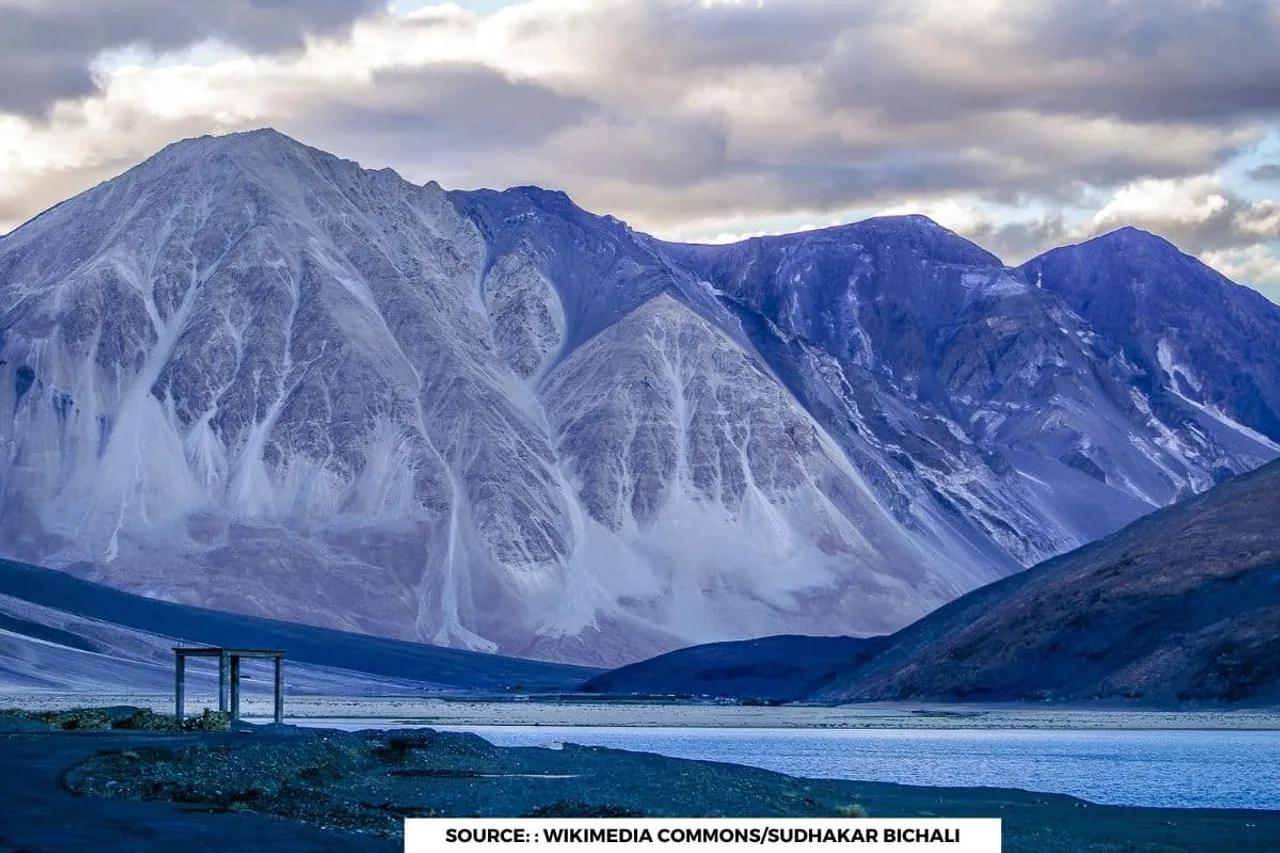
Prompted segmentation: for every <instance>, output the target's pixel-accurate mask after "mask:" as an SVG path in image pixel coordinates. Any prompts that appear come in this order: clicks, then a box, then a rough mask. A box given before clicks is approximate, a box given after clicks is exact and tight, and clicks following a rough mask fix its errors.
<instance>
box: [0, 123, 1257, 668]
mask: <svg viewBox="0 0 1280 853" xmlns="http://www.w3.org/2000/svg"><path fill="white" fill-rule="evenodd" d="M1102 248H1103V249H1105V248H1106V247H1105V245H1104V246H1103V247H1102ZM1153 251H1155V250H1153ZM1183 257H1184V256H1181V255H1180V253H1177V252H1176V250H1174V249H1173V248H1172V247H1167V250H1165V251H1164V252H1163V254H1162V253H1161V252H1155V254H1154V255H1153V256H1152V258H1150V259H1148V260H1147V261H1144V264H1145V265H1146V266H1147V267H1151V268H1153V269H1155V270H1156V271H1157V272H1154V273H1152V274H1153V275H1156V274H1158V271H1159V269H1160V267H1159V264H1161V263H1170V264H1175V263H1176V264H1178V265H1179V266H1178V267H1177V269H1178V270H1179V275H1183V276H1190V277H1193V278H1194V277H1195V276H1197V275H1198V276H1199V278H1197V279H1196V281H1198V282H1201V283H1202V284H1203V288H1202V290H1203V291H1204V292H1202V293H1201V296H1200V298H1201V302H1199V303H1197V305H1196V306H1195V310H1198V311H1204V312H1210V313H1211V312H1214V311H1217V310H1219V309H1220V308H1221V306H1223V305H1226V304H1228V302H1229V301H1228V300H1224V299H1219V298H1217V296H1216V295H1215V293H1216V291H1213V289H1214V288H1216V289H1217V290H1219V291H1222V292H1224V293H1235V292H1236V291H1238V290H1241V288H1238V287H1237V286H1236V285H1233V284H1231V283H1230V282H1227V281H1225V280H1222V279H1221V277H1217V276H1216V274H1212V273H1211V272H1210V271H1208V270H1207V268H1203V267H1188V266H1187V265H1186V264H1185V263H1184V261H1183V260H1182V258H1183ZM1113 260H1114V259H1111V256H1110V255H1109V254H1107V252H1106V251H1102V253H1101V254H1099V255H1098V256H1097V257H1096V258H1095V260H1093V261H1091V264H1092V266H1091V268H1095V269H1104V271H1105V269H1107V268H1108V267H1107V266H1106V265H1107V264H1108V263H1112V261H1113ZM1115 262H1116V263H1119V261H1115ZM1047 269H1048V267H1046V270H1047ZM1055 269H1056V267H1055ZM1116 269H1120V267H1116ZM1117 274H1118V273H1117ZM1054 275H1057V273H1050V274H1049V275H1048V278H1052V277H1053V276H1054ZM1064 275H1065V274H1064ZM1099 275H1101V273H1100V274H1099ZM1103 277H1104V278H1105V276H1103ZM1072 280H1073V281H1074V279H1072ZM1108 280H1109V279H1108ZM1046 281H1047V278H1046V276H1045V275H1038V277H1037V278H1036V279H1035V281H1034V283H1033V282H1032V281H1031V280H1030V279H1028V273H1027V271H1026V270H1014V269H1010V268H1008V267H1005V266H1003V265H1002V264H1001V263H1000V262H999V261H998V260H997V259H996V258H994V257H993V256H991V255H989V254H988V253H986V252H984V251H983V250H981V249H980V248H978V247H976V246H974V245H973V244H971V243H968V242H967V241H964V240H963V239H961V238H959V237H958V236H956V235H954V234H952V233H951V232H949V231H946V230H945V229H942V228H940V227H939V226H937V225H936V224H934V223H932V222H930V221H929V220H927V219H924V218H922V217H894V218H886V219H878V220H870V221H868V222H864V223H859V224H856V225H852V226H847V227H844V228H838V229H831V230H828V231H822V232H814V233H810V234H800V235H791V236H788V237H779V238H764V239H757V240H751V241H748V242H746V243H743V244H739V245H736V246H727V247H697V246H677V245H670V244H664V243H661V242H659V241H656V240H653V239H652V238H650V237H647V236H646V235H643V234H639V233H637V232H634V231H632V230H631V229H630V228H628V227H627V226H626V225H625V224H623V223H621V222H618V221H617V220H615V219H612V218H610V217H598V216H594V215H591V214H588V213H586V212H585V211H583V210H581V209H579V208H578V207H576V206H575V205H573V204H572V202H570V201H569V199H568V198H567V197H566V196H564V195H563V194H562V193H555V192H548V191H545V190H540V189H537V188H530V187H524V188H516V189H512V190H507V191H505V192H493V191H487V190H485V191H477V192H454V193H447V192H445V191H443V190H441V189H440V188H439V187H438V186H436V185H434V184H428V185H426V186H416V185H413V184H410V183H408V182H406V181H404V180H402V179H401V178H400V177H399V176H397V175H396V174H395V173H393V172H391V171H390V170H382V171H377V172H372V171H366V170H362V169H361V168H360V167H359V166H357V165H356V164H354V163H350V162H347V161H343V160H339V159H337V158H335V157H332V156H330V155H328V154H325V153H323V152H320V151H317V150H315V149H311V148H308V147H306V146H303V145H300V144H299V143H297V142H294V141H293V140H291V139H288V138H287V137H284V136H282V135H280V134H278V133H275V132H273V131H257V132H253V133H248V134H236V135H231V136H225V137H216V138H215V137H204V138H200V139H195V140H188V141H185V142H181V143H176V144H174V145H172V146H170V147H168V148H166V149H165V150H163V151H162V152H160V153H159V154H157V155H156V156H155V157H153V158H151V159H150V160H148V161H147V162H145V163H143V164H142V165H140V166H138V167H136V168H135V169H132V170H130V171H129V172H127V173H125V174H124V175H122V176H120V177H119V178H116V179H114V180H112V181H109V182H107V183H105V184H103V185H101V186H99V187H96V188H94V189H92V190H90V191H88V192H86V193H84V194H82V195H80V196H77V197H76V198H74V199H71V200H69V201H67V202H64V203H63V204H61V205H58V206H57V207H55V208H52V209H51V210H49V211H47V212H45V213H44V214H42V215H41V216H39V217H37V218H36V219H34V220H32V221H31V222H29V223H27V224H25V225H24V226H22V227H21V228H19V229H17V230H16V231H14V232H12V233H11V234H9V235H7V236H5V237H3V238H0V412H3V413H5V416H4V417H0V551H3V552H4V553H6V554H8V555H10V556H14V557H17V558H21V559H25V560H28V561H32V562H41V563H44V564H47V565H52V566H56V567H59V568H63V569H66V570H68V571H71V572H73V573H75V574H78V575H81V576H83V577H87V578H91V579H94V580H98V581H102V582H105V583H108V584H112V585H116V586H119V587H123V588H126V589H129V590H133V591H136V592H139V593H142V594H144V595H148V596H153V597H159V598H165V599H169V600H173V601H177V602H183V603H187V604H193V605H200V606H208V607H214V608H223V609H228V610H235V611H239V612H245V613H253V614H258V615H266V616H274V617H280V618H286V619H291V620H298V621H303V622H308V623H313V624H317V625H324V626H329V627H335V628H342V629H348V630H355V631H361V632H367V633H375V634H381V635H385V636H391V637H397V638H402V639H410V640H420V641H427V642H434V643H440V644H446V645H452V646H458V647H463V648H470V649H476V650H483V651H499V652H502V653H506V654H516V655H525V656H531V657H539V658H547V659H557V660H566V661H576V662H585V663H602V664H616V663H620V662H625V661H628V660H635V659H637V658H641V657H645V656H648V655H652V654H656V653H659V652H663V651H666V650H669V649H672V648H676V647H679V646H684V645H689V644H692V643H698V642H705V641H715V640H725V639H734V638H744V637H751V636H758V635H762V634H775V633H782V632H803V633H810V634H876V633H884V632H888V631H892V630H894V629H896V628H899V627H901V626H902V625H905V624H907V623H909V622H911V621H912V620H914V619H916V618H918V617H920V616H922V615H924V614H925V613H927V612H929V611H930V610H932V609H934V608H935V607H937V606H938V605H941V604H943V603H945V602H947V601H950V600H952V599H954V598H955V597H956V596H958V595H960V594H962V593H963V592H965V591H967V590H970V589H972V588H974V587H976V586H978V585H981V584H983V583H986V582H989V581H991V580H995V579H996V578H999V577H1001V576H1004V575H1007V574H1010V573H1012V572H1015V571H1017V570H1019V569H1021V568H1022V567H1024V566H1026V565H1030V564H1032V563H1035V562H1037V561H1038V560H1040V559H1043V558H1045V557H1047V556H1051V555H1053V554H1056V553H1059V552H1061V551H1064V550H1066V549H1069V548H1071V547H1074V546H1076V545H1079V544H1082V543H1084V542H1087V541H1090V540H1092V539H1095V538H1097V537H1098V536H1101V535H1105V534H1106V533H1109V532H1111V531H1113V530H1114V529H1116V528H1117V527H1119V526H1120V525H1122V524H1123V523H1125V522H1127V521H1130V520H1132V519H1134V518H1137V517H1139V516H1140V515H1142V514H1143V513H1145V512H1148V511H1150V510H1151V509H1153V508H1155V507H1157V506H1161V505H1164V504H1167V503H1169V502H1171V501H1172V500H1174V499H1175V498H1177V497H1180V496H1186V495H1189V494H1192V493H1194V492H1197V491H1200V490H1202V489H1204V488H1206V487H1208V486H1209V485H1210V484H1211V483H1212V482H1214V480H1215V479H1221V478H1222V477H1224V476H1226V475H1228V474H1230V473H1235V472H1241V471H1245V470H1249V469H1251V468H1253V467H1256V466H1257V465H1259V464H1261V463H1263V462H1265V461H1266V460H1268V459H1271V458H1273V457H1274V456H1276V455H1277V452H1280V445H1277V444H1276V441H1277V440H1280V426H1278V425H1277V424H1275V423H1273V422H1272V421H1271V420H1268V415H1267V414H1266V412H1267V411H1273V409H1274V407H1273V406H1272V403H1271V398H1270V397H1267V396H1266V395H1262V396H1259V397H1257V399H1256V400H1255V401H1254V402H1253V403H1250V402H1249V399H1251V398H1249V389H1248V387H1246V386H1245V385H1238V387H1237V386H1232V385H1231V384H1230V383H1231V381H1232V380H1231V379H1230V377H1229V376H1227V375H1226V374H1227V372H1228V370H1229V366H1230V365H1231V364H1234V363H1236V362H1238V361H1241V360H1243V359H1246V358H1252V357H1255V356H1256V355H1257V353H1256V352H1255V349H1256V348H1252V349H1251V348H1250V347H1251V345H1250V344H1249V343H1248V341H1247V340H1246V339H1244V338H1241V339H1237V340H1231V339H1226V338H1224V339H1221V340H1218V339H1215V340H1213V341H1212V342H1210V343H1206V344H1205V346H1206V347H1209V348H1211V349H1212V350H1213V352H1214V353H1215V358H1216V361H1215V360H1211V359H1205V358H1201V357H1199V356H1196V357H1195V358H1192V356H1191V355H1185V358H1186V359H1190V360H1189V361H1187V362H1186V363H1187V364H1193V363H1194V377H1191V379H1187V378H1184V379H1178V378H1177V375H1179V374H1180V372H1179V371H1156V370H1154V368H1153V367H1152V362H1150V360H1149V359H1148V360H1146V361H1143V360H1140V359H1137V358H1136V357H1134V356H1133V355H1132V353H1133V351H1134V346H1135V344H1134V342H1133V341H1131V340H1129V339H1128V338H1126V337H1125V336H1124V335H1122V334H1120V333H1119V332H1117V331H1116V330H1114V329H1110V328H1108V327H1106V326H1105V325H1104V324H1102V323H1101V321H1098V322H1095V321H1094V320H1091V319H1090V317H1089V313H1088V311H1087V310H1085V309H1084V307H1082V306H1078V305H1074V303H1073V302H1072V301H1071V299H1069V298H1068V297H1069V296H1070V294H1069V293H1068V291H1067V290H1066V289H1065V288H1066V286H1065V285H1063V287H1062V288H1059V289H1055V287H1056V286H1050V284H1048V283H1046ZM1036 285H1039V286H1036ZM1059 290H1061V293H1059ZM1210 291H1213V292H1210ZM1236 302H1238V303H1239V304H1240V305H1241V306H1242V307H1240V308H1239V310H1240V311H1244V312H1246V313H1249V314H1250V315H1251V316H1252V315H1257V316H1256V317H1255V318H1254V322H1256V323H1257V324H1260V326H1259V327H1260V328H1269V326H1267V325H1266V324H1268V323H1274V322H1277V318H1280V308H1277V306H1274V305H1271V304H1270V303H1265V301H1260V302H1259V301H1255V302H1248V301H1247V300H1245V301H1241V300H1239V299H1236ZM1230 304H1235V303H1230ZM1073 306H1074V307H1073ZM1139 307H1140V306H1139ZM1233 310H1234V309H1233ZM1233 316H1234V315H1233ZM1151 322H1152V323H1158V322H1162V321H1159V320H1158V319H1153V320H1152V321H1151ZM1223 322H1224V323H1228V324H1229V323H1230V322H1235V321H1234V320H1230V321H1223ZM1205 328H1208V327H1207V326H1206V327H1205ZM1180 334H1181V335H1182V337H1180V338H1178V340H1179V341H1182V340H1183V338H1186V339H1187V340H1191V339H1192V338H1193V337H1194V336H1195V334H1196V331H1195V329H1192V328H1188V329H1187V330H1186V331H1185V332H1182V333H1180ZM1180 346H1181V345H1180ZM1160 352H1161V351H1160V350H1159V348H1158V347H1157V352H1156V361H1155V362H1154V364H1161V363H1162V362H1160ZM1187 352H1188V353H1189V352H1190V350H1188V351H1187ZM1170 353H1172V354H1171V355H1170V358H1175V359H1177V358H1184V351H1183V350H1182V349H1177V348H1174V349H1171V350H1170ZM1171 363H1172V362H1171ZM1178 363H1179V364H1182V363H1183V362H1178ZM1215 371H1217V373H1214V372H1215ZM1277 371H1280V362H1276V361H1271V362H1265V361H1264V362H1263V363H1262V364H1260V366H1259V367H1258V368H1257V370H1256V371H1255V373H1256V375H1255V376H1254V379H1253V382H1254V384H1255V385H1257V386H1258V387H1260V388H1261V387H1267V388H1270V387H1273V386H1271V385H1267V384H1266V382H1267V381H1270V380H1268V379H1267V377H1268V376H1270V377H1273V378H1274V377H1275V376H1276V375H1277ZM1218 374H1222V375H1218ZM1251 375H1254V374H1251ZM1187 376H1190V374H1187ZM1192 379H1194V381H1195V382H1199V383H1200V384H1201V387H1202V388H1206V389H1210V390H1207V391H1205V392H1204V396H1200V397H1197V396H1195V395H1193V394H1188V392H1187V390H1186V387H1185V386H1184V385H1183V384H1179V383H1184V382H1189V381H1191V380H1192ZM1233 388H1235V389H1236V390H1235V391H1232V389H1233ZM1219 389H1226V390H1222V391H1219ZM1237 392H1238V393H1237ZM1232 394H1235V396H1232ZM1250 405H1253V407H1254V408H1252V409H1250V408H1249V406H1250Z"/></svg>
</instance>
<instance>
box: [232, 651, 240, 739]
mask: <svg viewBox="0 0 1280 853" xmlns="http://www.w3.org/2000/svg"><path fill="white" fill-rule="evenodd" d="M239 719H240V656H239V655H232V656H231V721H232V722H236V721H238V720H239Z"/></svg>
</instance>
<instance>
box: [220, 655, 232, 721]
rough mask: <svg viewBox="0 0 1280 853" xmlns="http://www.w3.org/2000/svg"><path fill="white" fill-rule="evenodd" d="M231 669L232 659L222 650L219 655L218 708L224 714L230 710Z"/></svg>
mask: <svg viewBox="0 0 1280 853" xmlns="http://www.w3.org/2000/svg"><path fill="white" fill-rule="evenodd" d="M230 669H231V666H230V661H229V660H228V659H227V653H226V652H222V653H221V654H220V655H218V710H219V711H221V712H223V713H224V714H225V713H226V712H227V711H228V710H230V709H229V708H228V707H227V706H228V705H229V704H230V699H231V695H230V692H229V689H228V688H229V687H230V685H229V684H228V683H227V682H228V680H229V679H228V676H229V675H230V672H229V670H230Z"/></svg>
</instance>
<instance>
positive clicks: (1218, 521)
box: [584, 461, 1280, 706]
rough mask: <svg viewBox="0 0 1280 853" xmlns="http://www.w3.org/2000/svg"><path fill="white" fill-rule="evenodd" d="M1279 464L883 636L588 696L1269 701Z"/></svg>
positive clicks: (1279, 612) (739, 656)
mask: <svg viewBox="0 0 1280 853" xmlns="http://www.w3.org/2000/svg"><path fill="white" fill-rule="evenodd" d="M1277 517H1280V461H1277V462H1271V463H1269V464H1267V465H1265V466H1263V467H1262V468H1260V469H1258V470H1256V471H1253V472H1251V473H1249V474H1243V475H1241V476H1238V477H1234V478H1232V479H1230V480H1228V481H1226V482H1225V483H1223V484H1221V485H1218V486H1215V487H1214V488H1212V489H1210V490H1209V491H1207V492H1205V493H1204V494H1201V495H1197V496H1196V497H1194V498H1191V499H1189V500H1186V501H1183V502H1181V503H1179V504H1177V505H1175V506H1172V507H1168V508H1165V509H1162V510H1158V511H1156V512H1154V513H1151V514H1149V515H1147V516H1145V517H1143V518H1141V519H1139V520H1138V521H1136V522H1134V523H1133V524H1130V525H1128V526H1127V527H1125V528H1124V529H1123V530H1121V531H1119V532H1117V533H1115V534H1113V535H1111V536H1108V537H1106V538H1104V539H1102V540H1100V541H1098V542H1094V543H1091V544H1089V545H1086V546H1084V547H1082V548H1078V549H1076V550H1075V551H1072V552H1071V553H1069V554H1064V555H1062V556H1060V557H1055V558H1053V559H1050V560H1047V561H1045V562H1044V563H1042V564H1040V565H1038V566H1035V567H1034V568H1031V569H1028V570H1027V571H1025V572H1021V573H1019V574H1017V575H1014V576H1012V577H1008V578H1005V579H1003V580H1000V581H997V582H995V583H992V584H989V585H987V586H985V587H982V588H981V589H978V590H975V591H974V592H971V593H969V594H967V595H965V596H963V597H961V598H960V599H959V600H957V601H954V602H952V603H950V604H948V605H945V606H944V607H941V608H939V609H938V610H936V611H934V612H933V613H931V614H929V615H928V616H926V617H925V618H923V619H921V620H920V621H918V622H916V623H915V624H913V625H911V626H909V627H907V628H904V629H903V630H901V631H898V632H897V633H895V634H893V635H891V636H887V637H875V638H863V639H853V638H848V637H769V638H762V639H756V640H750V641H743V642H736V643H720V644H715V645H710V646H698V647H693V648H688V649H681V650H678V651H674V652H670V653H668V654H666V655H663V656H660V657H657V658H654V659H652V660H648V661H642V662H639V663H635V664H631V665H629V666H625V667H622V668H620V669H617V670H614V671H612V672H608V673H604V674H602V675H599V676H596V677H594V678H593V679H591V680H590V681H589V682H588V683H587V684H586V685H585V688H584V689H585V690H587V691H588V692H595V693H621V694H627V693H646V694H672V693H676V694H697V695H717V696H734V697H739V698H750V699H763V700H777V701H794V700H803V701H809V702H823V703H842V702H868V701H894V702H902V701H907V702H957V701H965V702H993V701H994V702H1010V701H1034V702H1082V701H1102V702H1108V703H1117V702H1119V703H1126V704H1129V703H1142V704H1156V705H1165V706H1167V705H1171V704H1172V705H1177V704H1185V703H1201V704H1203V703H1253V704H1271V705H1274V704H1275V703H1276V702H1277V701H1280V594H1278V593H1280V525H1278V524H1277V523H1276V519H1277Z"/></svg>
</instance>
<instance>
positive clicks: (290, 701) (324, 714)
mask: <svg viewBox="0 0 1280 853" xmlns="http://www.w3.org/2000/svg"><path fill="white" fill-rule="evenodd" d="M172 702H173V697H172V696H169V695H163V694H143V695H102V694H74V693H33V692H23V693H18V692H0V707H17V708H25V709H28V710H57V709H65V708H75V707H86V706H102V705H108V704H111V705H137V706H141V707H149V708H152V709H154V710H156V711H158V712H164V711H168V710H169V709H170V708H171V706H172ZM206 707H214V708H216V707H217V698H216V696H214V695H208V696H204V695H200V694H196V695H189V696H188V697H187V713H188V714H195V713H198V712H199V711H200V709H202V708H206ZM241 712H242V714H243V716H244V717H245V718H246V720H248V721H250V722H254V721H257V720H260V719H262V718H264V717H268V716H269V715H270V714H271V699H270V697H269V696H262V695H245V696H243V697H242V698H241ZM285 717H286V721H287V722H294V721H297V722H302V721H307V722H312V723H318V722H321V721H323V720H326V719H332V720H343V721H351V720H369V721H370V724H371V725H377V722H379V721H394V722H396V723H414V724H420V725H423V726H431V725H440V726H446V725H447V726H480V725H489V726H495V725H496V726H672V727H691V728H726V727H729V728H735V727H736V728H868V729H871V728H874V729H1149V730H1159V729H1241V730H1280V709H1240V710H1216V709H1214V710H1179V711H1163V710H1145V709H1096V708H1062V707H1052V708H1049V707H1027V706H977V705H907V704H901V705H899V704H875V705H845V706H839V707H830V708H825V707H809V706H779V707H760V706H740V705H720V704H693V703H674V702H673V703H663V702H640V701H634V700H616V699H613V700H598V699H578V698H543V699H538V698H529V699H523V700H522V699H515V700H511V699H498V700H491V701H486V700H476V699H468V698H457V699H453V698H439V697H430V698H428V697H421V698H420V697H403V696H393V697H363V696H362V697H353V696H288V697H286V710H285Z"/></svg>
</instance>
